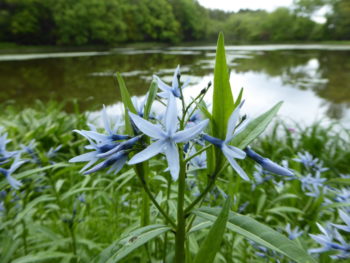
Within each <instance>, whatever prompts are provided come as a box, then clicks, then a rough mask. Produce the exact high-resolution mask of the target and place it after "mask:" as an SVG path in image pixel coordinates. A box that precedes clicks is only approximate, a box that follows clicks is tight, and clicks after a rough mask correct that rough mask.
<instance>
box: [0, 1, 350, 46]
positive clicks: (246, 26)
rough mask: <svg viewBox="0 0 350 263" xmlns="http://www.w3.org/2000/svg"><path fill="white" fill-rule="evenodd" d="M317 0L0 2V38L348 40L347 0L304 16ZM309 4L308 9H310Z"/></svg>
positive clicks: (51, 41) (63, 41)
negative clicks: (263, 2)
mask: <svg viewBox="0 0 350 263" xmlns="http://www.w3.org/2000/svg"><path fill="white" fill-rule="evenodd" d="M322 1H331V0H298V1H297V4H298V5H297V6H298V7H299V8H296V9H294V10H290V9H288V8H278V9H276V10H275V11H273V12H271V13H268V12H266V11H263V10H257V11H252V10H240V11H239V12H235V13H234V12H224V11H220V10H210V9H206V8H204V7H202V6H201V5H200V4H199V3H198V2H197V1H195V0H2V1H1V2H0V41H1V42H14V43H18V44H27V45H28V44H31V45H74V46H75V45H111V44H115V43H123V42H152V41H161V42H169V43H179V42H183V41H199V40H215V39H216V37H217V34H218V32H219V31H223V32H224V33H225V35H226V36H227V38H228V39H230V40H231V41H237V42H254V41H266V42H281V41H317V40H333V39H334V40H343V39H350V1H348V0H332V1H331V5H332V10H333V11H332V12H331V14H330V15H329V16H328V17H327V23H325V24H318V23H316V22H314V21H313V20H311V19H310V18H309V15H310V12H311V11H310V10H315V8H316V7H320V6H321V5H322V4H328V5H329V4H330V3H329V2H327V3H325V2H322ZM311 7H312V8H311Z"/></svg>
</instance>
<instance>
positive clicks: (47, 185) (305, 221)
mask: <svg viewBox="0 0 350 263" xmlns="http://www.w3.org/2000/svg"><path fill="white" fill-rule="evenodd" d="M61 109H62V106H61V105H58V104H55V103H51V104H42V103H39V104H37V106H36V107H35V108H34V109H25V110H23V111H20V112H19V111H18V110H16V109H15V108H12V107H6V108H3V109H2V113H1V118H0V126H2V127H4V130H5V131H6V132H7V133H8V138H10V139H11V140H12V142H11V143H10V144H9V147H8V148H9V150H16V149H19V148H20V147H21V145H28V144H29V143H30V142H31V141H32V140H35V141H36V147H35V150H34V151H35V154H36V155H37V157H38V160H40V161H39V162H37V163H33V162H29V163H27V164H26V165H24V166H23V167H21V169H20V170H19V171H18V172H17V173H16V175H15V177H16V178H17V179H21V180H22V182H23V184H24V186H23V187H22V188H21V191H15V190H10V188H9V186H8V184H7V182H6V180H5V179H4V178H3V179H1V181H0V191H2V192H1V194H0V203H1V202H2V204H3V206H4V208H5V209H4V210H3V211H2V212H0V222H1V223H0V262H3V263H6V262H17V263H18V262H38V261H39V260H41V261H42V262H91V261H92V259H93V258H94V257H95V256H96V255H97V254H98V253H100V252H101V251H102V249H104V248H106V247H107V246H109V245H110V244H111V243H113V242H114V241H115V240H116V239H118V238H119V237H120V236H122V235H123V233H126V232H128V231H129V230H132V229H134V228H136V227H137V226H139V225H140V218H141V211H142V209H141V204H142V196H141V195H140V192H141V185H140V183H139V181H138V180H137V178H135V175H134V172H133V170H130V169H129V168H128V167H125V168H124V169H123V170H122V171H121V172H120V173H119V174H118V175H112V174H107V173H106V172H105V171H102V172H98V173H96V174H91V175H86V176H83V175H81V174H80V173H79V170H80V169H81V167H82V165H77V164H70V163H68V160H69V159H70V158H72V157H74V156H77V155H78V154H82V153H84V152H86V150H85V149H84V145H85V144H86V141H85V140H84V139H82V138H81V136H77V134H75V133H73V132H72V130H73V129H88V127H87V125H86V123H87V117H86V116H85V115H84V114H81V113H79V112H78V111H77V112H76V114H67V113H64V112H63V111H62V110H61ZM3 133H4V131H3V132H2V133H1V134H0V135H2V134H3ZM58 145H62V148H61V149H60V150H59V151H58V154H57V156H55V157H53V158H48V156H47V154H46V153H47V152H48V151H49V150H50V148H51V147H56V146H58ZM349 145H350V132H349V131H348V130H346V129H344V128H342V127H341V125H340V124H338V123H336V122H335V123H333V124H331V125H329V126H323V125H322V124H321V123H315V124H314V125H311V126H310V127H299V126H298V125H296V124H293V125H291V124H289V125H287V124H286V123H285V122H283V121H277V122H276V123H275V124H274V126H273V127H272V129H270V131H269V132H268V133H266V134H265V135H264V136H263V137H262V138H261V139H260V140H259V141H256V142H255V143H254V145H252V147H253V148H254V150H255V151H256V152H258V153H259V154H261V155H263V156H269V158H270V159H272V160H273V161H276V162H277V163H280V162H281V161H283V160H287V161H288V163H289V166H290V167H291V168H293V169H294V170H295V171H296V174H297V175H298V176H299V177H302V176H305V175H306V174H307V173H309V172H310V169H309V168H308V167H304V166H303V165H302V164H300V163H298V162H296V161H295V160H294V159H295V158H296V157H297V154H298V153H300V152H304V151H307V152H309V153H311V154H312V155H313V156H314V157H317V158H319V160H320V161H321V162H323V165H324V167H327V168H329V169H328V170H327V171H325V172H323V173H322V177H324V178H326V179H327V182H326V185H329V186H331V187H332V188H333V190H332V191H328V192H327V193H326V194H324V195H320V196H319V197H317V198H313V197H310V196H307V195H306V194H305V191H304V190H303V189H302V187H301V184H300V181H298V180H285V178H282V177H279V176H272V177H271V176H270V175H265V179H266V180H264V181H263V182H258V181H256V179H254V177H253V173H254V172H255V171H256V170H255V166H254V163H253V162H252V161H247V162H244V163H243V162H242V163H240V165H241V166H242V168H243V169H244V170H245V171H247V173H248V175H249V176H250V177H251V178H252V180H251V181H249V182H243V181H242V180H241V179H240V178H239V177H238V176H237V175H235V174H234V173H233V170H231V169H228V170H227V171H226V172H225V173H224V175H223V176H222V177H221V178H220V180H219V182H218V183H217V187H216V188H215V189H214V190H213V191H212V192H211V193H210V195H209V196H208V197H207V199H206V200H205V201H204V204H203V205H210V206H220V205H222V204H223V200H224V199H225V195H226V194H228V195H230V196H234V202H233V206H232V210H233V211H239V212H240V213H243V214H246V215H251V216H252V217H254V218H255V219H257V220H259V222H262V223H266V224H267V225H269V226H270V227H272V228H274V229H276V230H278V231H280V232H284V229H285V226H286V225H287V223H290V224H291V225H292V227H296V226H298V227H299V228H300V229H301V230H303V231H304V232H303V234H302V235H301V236H300V237H299V238H297V240H296V242H297V243H298V244H300V246H303V247H309V248H311V247H318V245H317V244H316V243H315V242H314V241H313V240H312V239H311V238H310V237H309V235H308V233H313V234H319V232H320V231H319V230H318V228H317V226H316V223H320V224H321V225H325V224H326V222H329V221H331V222H338V223H342V221H341V220H339V219H338V216H337V213H336V210H335V209H334V208H332V207H330V208H327V207H325V200H326V199H327V198H328V199H331V198H332V197H334V189H335V188H339V189H340V188H344V187H346V186H347V185H348V184H349V183H350V181H349V180H346V179H344V180H343V181H341V182H340V183H339V182H336V181H334V179H337V178H339V176H340V174H344V175H345V174H347V175H349V172H350V171H349V165H348V161H349V160H350V149H349ZM282 156H283V157H282ZM25 157H26V158H31V156H30V155H25ZM151 167H152V173H151V178H150V180H149V181H150V183H149V184H150V187H151V190H152V192H153V193H155V195H156V199H157V200H158V201H159V203H160V204H161V205H162V206H163V207H166V205H165V204H166V203H167V204H169V207H172V206H173V205H174V204H175V201H176V200H175V199H174V198H175V196H173V195H168V193H169V187H170V188H173V191H176V184H175V183H173V184H172V185H170V186H168V185H167V183H166V182H167V180H168V179H169V178H168V173H167V172H164V169H165V167H164V166H163V165H162V164H161V163H160V162H159V161H158V160H154V161H152V162H151ZM195 176H196V177H197V178H199V181H198V184H196V185H193V184H191V183H190V182H191V178H188V180H187V181H188V183H189V184H188V186H187V195H186V198H187V200H190V199H193V198H194V196H195V195H196V194H197V192H198V191H200V190H202V189H203V187H204V186H205V182H206V175H205V174H203V173H202V172H201V171H197V172H196V173H195ZM268 178H270V179H268ZM332 180H333V182H332ZM279 182H280V184H278V183H279ZM254 185H256V187H254ZM4 191H5V192H4ZM349 201H350V200H349ZM349 201H348V202H349ZM187 202H188V201H187ZM337 205H338V206H339V207H346V206H347V205H346V204H344V205H341V204H340V205H339V203H338V204H337ZM170 211H171V210H170ZM170 214H171V216H172V217H176V213H175V212H174V213H170ZM150 220H151V223H153V224H154V223H163V220H161V217H160V216H158V212H157V210H156V209H155V208H154V207H152V209H151V218H150ZM197 223H200V221H198V219H197V220H196V221H195V225H196V224H197ZM207 233H208V232H207V231H206V230H204V231H203V232H195V233H193V234H191V236H190V239H189V241H188V242H189V243H188V248H191V250H192V251H193V252H196V251H198V246H199V244H200V242H201V241H202V240H203V239H204V238H205V236H206V234H207ZM284 233H285V232H284ZM167 238H168V241H170V244H171V243H172V242H173V240H172V238H173V237H172V236H171V235H168V236H167ZM129 241H130V240H129ZM164 241H165V240H164V238H157V239H155V240H154V241H152V242H151V243H149V244H148V246H149V247H148V249H147V251H148V252H147V253H146V249H145V248H144V247H143V248H139V249H138V250H136V251H135V252H134V253H132V254H130V255H129V256H128V257H126V258H125V259H124V261H122V262H161V261H162V260H163V259H164V258H165V259H166V260H168V261H167V262H170V261H169V259H167V258H171V255H172V253H173V252H172V251H173V246H171V245H170V246H168V247H167V250H168V254H166V255H164V254H162V250H161V249H160V248H163V247H164ZM232 244H233V245H232ZM261 250H262V248H261V247H257V246H256V245H255V244H252V243H251V242H248V241H247V240H246V239H244V238H242V237H241V236H239V235H235V234H233V233H230V232H228V233H226V234H225V238H224V241H223V242H222V245H221V250H220V253H219V254H218V255H217V257H216V261H215V262H275V260H277V259H278V258H279V259H280V260H281V262H289V261H288V260H287V259H286V258H284V257H283V256H281V255H278V254H273V253H272V252H271V251H263V254H264V256H265V257H266V258H262V257H260V256H258V255H257V254H256V253H257V252H262V251H261ZM319 262H332V261H331V260H330V259H329V257H328V256H327V255H321V256H320V258H319ZM334 262H337V261H334Z"/></svg>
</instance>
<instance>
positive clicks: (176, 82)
mask: <svg viewBox="0 0 350 263" xmlns="http://www.w3.org/2000/svg"><path fill="white" fill-rule="evenodd" d="M179 74H180V65H177V67H176V69H175V72H174V76H173V82H172V88H173V90H177V89H178V88H179V79H178V77H177V76H178V75H179Z"/></svg>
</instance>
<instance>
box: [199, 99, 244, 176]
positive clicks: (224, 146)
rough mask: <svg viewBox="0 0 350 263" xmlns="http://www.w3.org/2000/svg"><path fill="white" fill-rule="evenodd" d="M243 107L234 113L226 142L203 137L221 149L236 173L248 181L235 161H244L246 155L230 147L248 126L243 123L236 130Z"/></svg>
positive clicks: (228, 126) (229, 124) (228, 127)
mask: <svg viewBox="0 0 350 263" xmlns="http://www.w3.org/2000/svg"><path fill="white" fill-rule="evenodd" d="M242 105H243V102H242V103H241V104H240V105H239V106H238V107H237V108H236V109H235V110H234V111H233V112H232V114H231V116H230V118H229V121H228V125H227V131H226V137H225V140H221V139H218V138H215V137H212V136H209V135H207V134H205V135H203V139H204V140H206V141H208V142H210V143H211V144H214V145H215V146H216V147H218V148H220V149H221V151H222V153H223V154H224V155H225V157H226V159H227V160H228V161H229V163H230V164H231V166H232V167H233V169H235V171H236V172H237V173H238V174H239V176H240V177H242V178H243V179H244V180H247V181H248V180H249V177H248V176H247V174H246V173H245V172H244V171H243V169H242V168H241V167H240V166H239V165H238V163H237V162H236V160H235V159H244V158H245V156H246V153H245V152H244V151H242V150H241V149H239V148H237V147H234V146H232V145H229V143H230V142H231V140H232V139H233V138H234V137H235V136H236V135H237V134H238V133H240V132H241V131H242V130H243V129H244V128H245V126H246V124H247V122H245V123H241V125H240V126H238V127H237V128H236V124H237V122H238V118H239V111H240V109H241V107H242Z"/></svg>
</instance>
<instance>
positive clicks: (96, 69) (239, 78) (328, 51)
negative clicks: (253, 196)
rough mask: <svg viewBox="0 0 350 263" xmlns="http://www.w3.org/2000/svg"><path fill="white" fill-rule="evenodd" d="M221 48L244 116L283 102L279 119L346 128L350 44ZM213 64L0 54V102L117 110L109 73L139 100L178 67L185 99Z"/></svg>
mask: <svg viewBox="0 0 350 263" xmlns="http://www.w3.org/2000/svg"><path fill="white" fill-rule="evenodd" d="M226 51H227V60H228V64H229V67H230V69H231V78H230V80H231V86H232V90H233V93H234V95H236V96H237V95H238V92H239V90H240V88H241V87H244V94H245V95H244V97H245V98H246V104H245V107H244V108H245V109H246V112H247V113H248V115H251V116H255V115H257V114H259V113H262V112H263V111H265V110H267V109H269V108H270V107H271V106H272V105H273V104H275V103H277V102H278V101H280V100H283V101H284V105H283V106H282V109H281V111H280V116H281V117H282V118H284V119H291V120H294V121H297V122H300V123H303V124H309V123H312V122H314V121H316V120H332V119H339V120H341V122H342V123H343V124H344V125H346V126H350V46H348V45H252V46H226ZM214 62H215V46H214V45H213V46H195V47H193V46H191V47H186V46H183V47H179V46H178V47H163V48H156V47H154V48H151V49H142V48H115V49H110V50H103V51H74V52H72V51H66V52H63V51H58V52H50V53H48V52H39V53H31V54H25V53H24V54H0V102H1V103H15V104H16V105H19V106H21V107H28V106H31V105H33V104H34V101H35V100H36V99H40V100H42V101H49V100H54V101H67V100H72V99H75V100H76V101H77V102H78V104H79V106H80V109H81V110H83V111H92V112H93V111H97V110H99V109H101V107H102V105H103V104H105V105H106V106H110V107H108V109H109V111H115V109H116V108H118V107H115V105H118V102H119V101H120V93H119V90H118V88H117V87H116V86H115V83H114V79H113V74H114V72H116V71H118V72H121V73H122V75H123V76H124V80H125V82H126V86H127V87H128V89H129V91H130V93H131V94H132V95H136V96H143V95H144V94H145V93H146V91H147V89H148V87H149V85H150V83H151V80H152V75H153V74H156V75H158V76H159V77H161V78H162V79H163V80H164V81H165V82H168V83H170V82H171V80H172V75H173V72H174V69H175V68H176V66H177V65H178V64H179V65H180V66H181V72H182V79H183V80H186V79H187V78H190V86H189V87H188V88H187V89H186V91H185V96H187V97H190V96H195V95H196V94H198V92H200V90H201V89H202V88H203V87H205V86H206V85H207V83H208V82H209V81H212V79H213V71H214ZM210 96H211V94H208V99H209V98H210ZM66 110H67V111H71V110H72V106H71V104H67V107H66Z"/></svg>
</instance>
